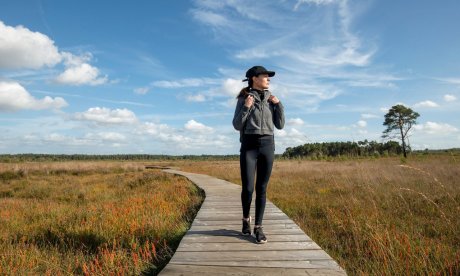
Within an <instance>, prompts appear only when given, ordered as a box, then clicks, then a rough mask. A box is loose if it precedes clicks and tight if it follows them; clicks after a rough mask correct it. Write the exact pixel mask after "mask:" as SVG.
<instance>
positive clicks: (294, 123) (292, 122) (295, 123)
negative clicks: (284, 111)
mask: <svg viewBox="0 0 460 276" xmlns="http://www.w3.org/2000/svg"><path fill="white" fill-rule="evenodd" d="M286 123H287V124H288V125H291V126H301V125H303V124H304V121H303V120H302V119H300V118H292V119H288V120H287V121H286Z"/></svg>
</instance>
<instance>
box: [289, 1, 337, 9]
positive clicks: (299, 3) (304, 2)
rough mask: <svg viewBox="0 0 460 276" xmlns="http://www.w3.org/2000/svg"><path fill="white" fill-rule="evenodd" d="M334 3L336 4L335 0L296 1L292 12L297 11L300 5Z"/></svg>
mask: <svg viewBox="0 0 460 276" xmlns="http://www.w3.org/2000/svg"><path fill="white" fill-rule="evenodd" d="M334 2H337V0H298V1H297V4H296V5H295V6H294V10H297V9H298V8H299V7H300V5H302V4H315V5H328V4H332V3H334Z"/></svg>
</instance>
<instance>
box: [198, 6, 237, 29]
mask: <svg viewBox="0 0 460 276" xmlns="http://www.w3.org/2000/svg"><path fill="white" fill-rule="evenodd" d="M190 12H191V13H192V15H193V18H194V19H195V20H197V21H200V22H202V23H204V24H207V25H211V26H214V27H219V26H228V25H229V24H230V21H229V20H228V19H227V18H225V16H223V15H221V14H218V13H214V12H212V11H204V10H199V9H192V10H191V11H190Z"/></svg>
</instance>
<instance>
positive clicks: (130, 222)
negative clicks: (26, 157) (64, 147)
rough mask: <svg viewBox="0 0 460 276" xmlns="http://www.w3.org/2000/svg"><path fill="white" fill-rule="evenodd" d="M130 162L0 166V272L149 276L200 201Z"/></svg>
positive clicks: (191, 191) (185, 185)
mask: <svg viewBox="0 0 460 276" xmlns="http://www.w3.org/2000/svg"><path fill="white" fill-rule="evenodd" d="M143 168H144V165H143V164H142V163H133V162H62V163H52V162H50V163H17V164H0V274H1V275H5V274H6V275H26V274H27V275H29V274H46V275H50V274H56V275H63V274H64V275H65V274H85V275H95V274H99V275H107V274H117V275H118V274H131V275H132V274H136V275H138V274H141V273H145V272H146V273H152V274H155V273H156V272H157V271H158V269H159V268H161V266H162V265H164V264H165V260H166V259H167V258H169V257H170V256H171V253H172V249H173V248H174V247H175V246H177V244H178V242H179V240H180V238H181V237H182V235H183V234H184V233H185V231H186V229H187V227H188V224H189V223H190V221H191V219H192V217H193V216H194V214H195V211H196V209H197V207H198V206H199V205H200V203H201V201H202V194H201V192H200V191H199V190H198V189H197V188H196V187H195V186H194V185H192V184H191V183H190V182H188V181H186V180H185V179H184V178H182V177H176V176H173V175H169V174H165V173H162V172H160V171H158V170H148V171H145V170H144V169H143Z"/></svg>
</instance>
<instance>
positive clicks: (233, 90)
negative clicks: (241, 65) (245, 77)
mask: <svg viewBox="0 0 460 276" xmlns="http://www.w3.org/2000/svg"><path fill="white" fill-rule="evenodd" d="M243 87H244V83H243V82H242V81H241V80H237V79H231V78H228V79H225V80H224V81H223V83H222V90H223V92H224V93H225V95H228V96H231V97H236V95H238V93H239V92H240V90H241V89H242V88H243Z"/></svg>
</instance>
